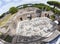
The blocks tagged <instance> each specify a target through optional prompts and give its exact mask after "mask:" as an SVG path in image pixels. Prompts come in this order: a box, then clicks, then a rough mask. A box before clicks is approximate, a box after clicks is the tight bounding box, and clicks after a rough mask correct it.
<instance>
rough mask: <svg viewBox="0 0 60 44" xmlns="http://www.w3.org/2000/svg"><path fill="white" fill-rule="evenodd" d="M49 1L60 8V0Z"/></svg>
mask: <svg viewBox="0 0 60 44" xmlns="http://www.w3.org/2000/svg"><path fill="white" fill-rule="evenodd" d="M47 3H48V4H49V5H52V6H54V7H53V8H55V7H58V8H60V2H57V1H48V2H47Z"/></svg>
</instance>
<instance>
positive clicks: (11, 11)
mask: <svg viewBox="0 0 60 44" xmlns="http://www.w3.org/2000/svg"><path fill="white" fill-rule="evenodd" d="M17 11H18V8H16V7H11V8H10V9H9V12H10V13H11V14H14V13H16V12H17Z"/></svg>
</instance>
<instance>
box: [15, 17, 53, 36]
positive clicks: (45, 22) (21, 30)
mask: <svg viewBox="0 0 60 44" xmlns="http://www.w3.org/2000/svg"><path fill="white" fill-rule="evenodd" d="M51 22H52V21H51V19H49V18H47V17H40V18H33V19H32V20H24V21H21V22H19V23H18V26H17V29H16V34H18V35H22V36H36V35H38V36H47V35H48V34H50V33H51V32H49V31H48V30H49V29H51V28H52V27H53V25H52V24H51Z"/></svg>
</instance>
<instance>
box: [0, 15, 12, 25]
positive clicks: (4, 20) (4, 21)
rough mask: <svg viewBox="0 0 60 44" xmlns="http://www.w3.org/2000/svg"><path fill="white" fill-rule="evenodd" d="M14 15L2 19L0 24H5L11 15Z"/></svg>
mask: <svg viewBox="0 0 60 44" xmlns="http://www.w3.org/2000/svg"><path fill="white" fill-rule="evenodd" d="M11 16H12V15H10V14H9V15H7V16H6V17H5V18H4V19H3V20H2V21H0V26H3V25H4V24H5V23H6V22H7V21H8V20H9V19H10V17H11Z"/></svg>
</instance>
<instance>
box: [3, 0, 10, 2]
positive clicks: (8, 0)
mask: <svg viewBox="0 0 60 44" xmlns="http://www.w3.org/2000/svg"><path fill="white" fill-rule="evenodd" d="M3 1H4V2H10V1H11V0H3Z"/></svg>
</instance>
